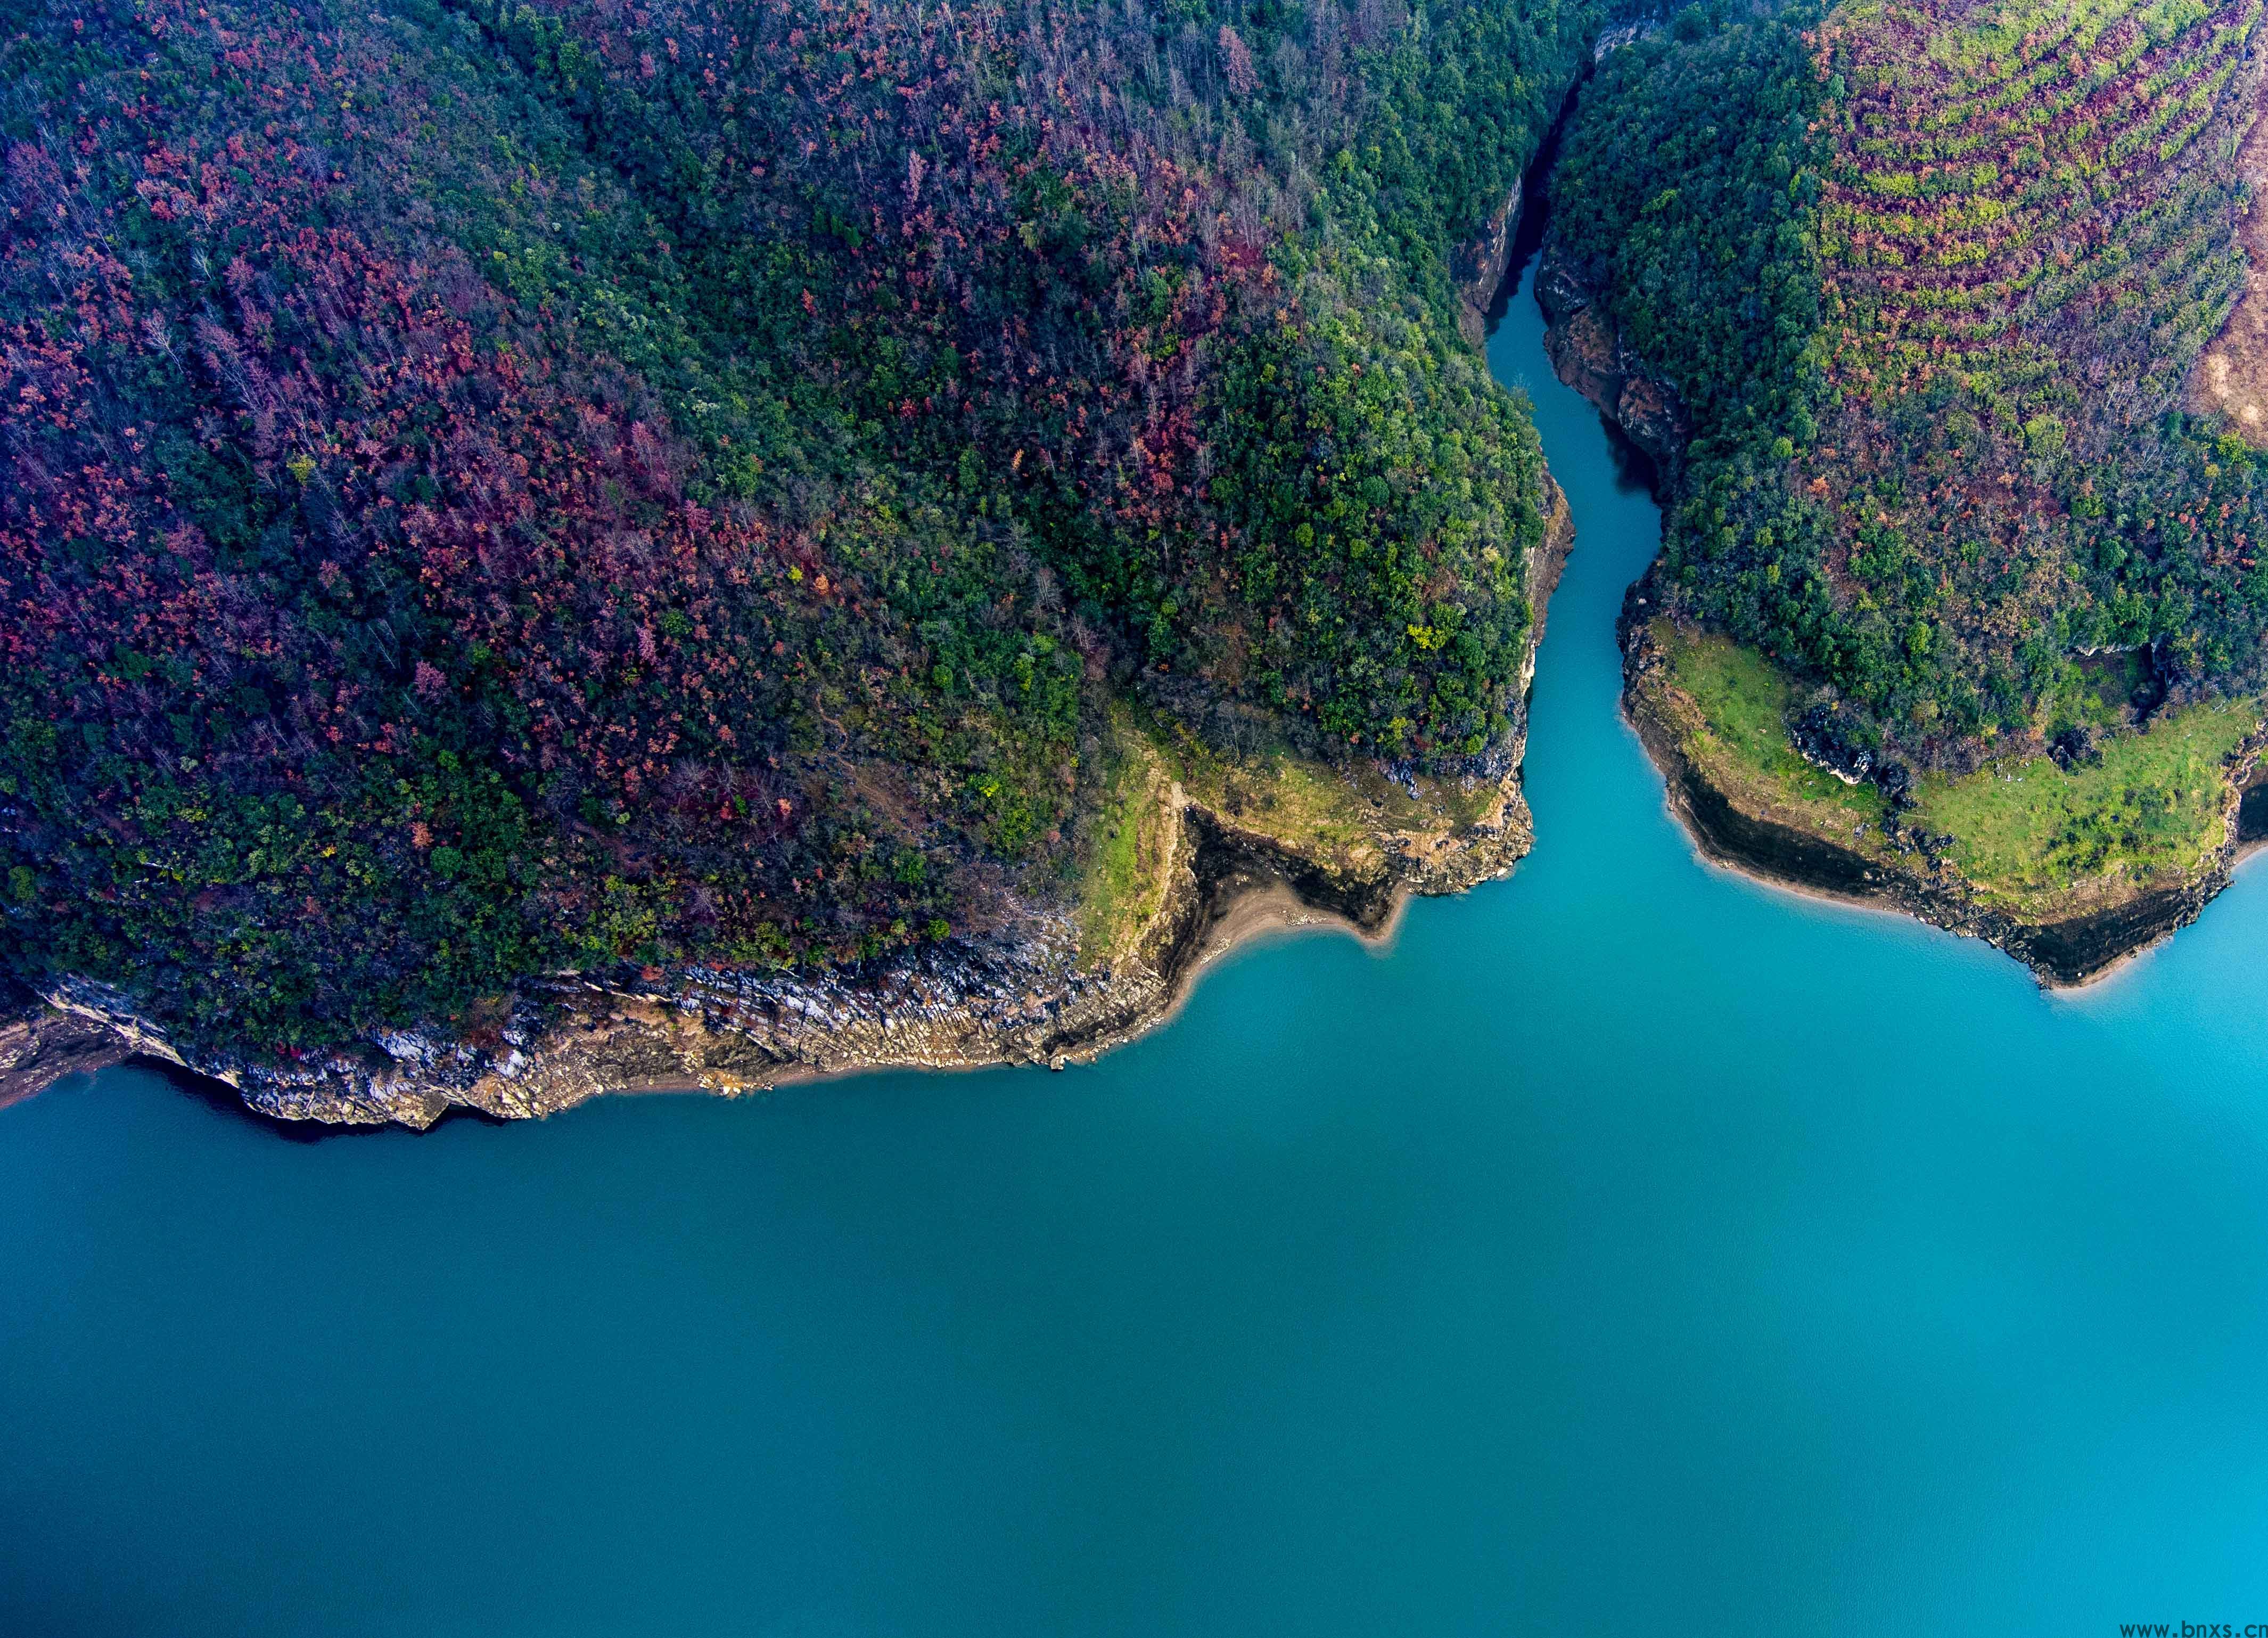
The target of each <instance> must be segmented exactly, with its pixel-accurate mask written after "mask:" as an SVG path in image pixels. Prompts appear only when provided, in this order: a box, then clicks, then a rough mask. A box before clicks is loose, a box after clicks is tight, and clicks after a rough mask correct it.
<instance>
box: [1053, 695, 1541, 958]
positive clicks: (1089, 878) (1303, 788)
mask: <svg viewBox="0 0 2268 1638" xmlns="http://www.w3.org/2000/svg"><path fill="white" fill-rule="evenodd" d="M1104 755H1105V757H1106V761H1107V764H1108V765H1107V767H1106V770H1105V786H1106V790H1107V795H1106V796H1105V798H1104V801H1103V806H1102V809H1101V813H1100V814H1099V815H1098V816H1097V818H1096V819H1095V821H1094V824H1093V825H1092V827H1091V829H1090V830H1089V832H1088V836H1087V839H1086V844H1085V851H1084V852H1083V854H1082V857H1081V861H1080V874H1079V956H1080V959H1081V961H1082V962H1083V963H1086V965H1087V966H1089V967H1090V968H1092V967H1096V966H1101V965H1104V964H1106V963H1110V962H1113V961H1116V960H1117V959H1120V958H1121V957H1123V956H1126V955H1129V954H1131V953H1132V951H1133V948H1134V947H1135V945H1137V944H1138V942H1139V940H1140V936H1141V933H1142V932H1143V930H1144V929H1145V927H1147V926H1149V924H1150V922H1151V921H1152V919H1154V918H1155V917H1156V916H1157V914H1158V912H1159V911H1160V910H1161V909H1162V908H1163V907H1164V904H1165V899H1166V894H1167V889H1168V887H1169V884H1170V871H1169V869H1168V867H1169V865H1170V863H1171V860H1172V857H1173V854H1172V849H1173V845H1174V836H1175V830H1176V827H1177V826H1178V824H1179V822H1180V819H1179V813H1178V810H1177V808H1176V807H1175V802H1174V800H1173V791H1174V789H1175V786H1179V787H1180V789H1181V791H1182V795H1183V797H1184V798H1185V799H1186V800H1187V801H1190V802H1193V803H1195V804H1196V805H1197V806H1198V807H1200V808H1204V809H1206V810H1208V811H1209V812H1211V813H1212V814H1214V815H1218V816H1219V818H1220V819H1221V820H1223V821H1224V822H1226V823H1228V824H1231V825H1233V826H1234V827H1236V828H1237V829H1238V830H1243V831H1245V832H1247V833H1248V834H1250V835H1253V836H1256V837H1264V838H1265V839H1267V840H1268V841H1270V842H1273V843H1275V844H1276V845H1278V846H1280V847H1282V848H1283V849H1284V850H1285V852H1290V853H1293V854H1297V855H1299V856H1300V857H1302V858H1306V859H1311V860H1315V861H1316V862H1317V863H1319V864H1322V865H1323V866H1325V867H1328V868H1329V869H1331V870H1333V871H1336V872H1338V873H1340V874H1345V875H1351V876H1354V877H1357V878H1364V879H1372V880H1375V879H1377V878H1378V877H1380V876H1381V875H1382V874H1384V873H1385V872H1386V870H1387V869H1388V851H1389V847H1390V848H1391V849H1392V851H1393V852H1395V853H1398V854H1400V855H1401V856H1402V857H1403V859H1404V860H1412V859H1415V860H1425V859H1428V858H1432V857H1435V856H1437V855H1438V853H1439V852H1440V851H1442V850H1444V849H1445V848H1447V847H1449V846H1450V845H1452V844H1453V843H1454V840H1455V839H1456V838H1458V837H1462V836H1464V835H1465V834H1466V833H1467V832H1469V830H1471V829H1472V828H1473V827H1474V826H1475V825H1476V824H1480V823H1501V822H1502V820H1503V815H1504V808H1505V806H1506V793H1505V791H1504V789H1503V787H1502V786H1499V785H1497V784H1494V783H1492V782H1491V781H1488V780H1484V779H1474V780H1470V781H1468V780H1465V779H1462V778H1454V779H1451V778H1432V777H1431V776H1425V775H1420V776H1418V778H1416V779H1415V780H1414V781H1413V784H1414V785H1415V787H1416V790H1415V793H1414V794H1413V793H1411V791H1410V790H1409V789H1407V788H1405V787H1403V786H1399V785H1396V784H1395V782H1394V781H1393V780H1391V779H1389V778H1387V777H1386V776H1385V774H1383V773H1382V772H1381V771H1379V769H1378V768H1377V767H1376V766H1375V765H1373V764H1369V763H1360V764H1353V765H1351V766H1347V767H1335V766H1333V765H1332V764H1328V763H1324V762H1322V761H1318V760H1316V759H1314V758H1313V757H1307V756H1297V755H1295V754H1293V753H1292V752H1291V751H1289V750H1287V749H1284V748H1283V747H1281V746H1278V747H1274V748H1271V749H1263V750H1258V751H1255V752H1253V753H1251V754H1248V755H1245V756H1234V755H1230V754H1226V753H1224V752H1222V751H1220V750H1219V749H1216V748H1215V747H1213V746H1211V745H1208V744H1207V743H1205V742H1204V741H1203V740H1201V739H1199V738H1197V735H1195V734H1191V733H1190V732H1189V729H1188V728H1187V727H1184V726H1182V724H1180V723H1178V722H1175V721H1174V720H1173V719H1170V718H1167V717H1161V716H1153V715H1149V714H1145V713H1144V712H1141V711H1140V710H1139V709H1138V708H1137V707H1133V706H1130V705H1121V706H1118V707H1116V708H1115V709H1114V711H1113V712H1112V716H1111V719H1110V722H1109V725H1108V734H1107V735H1106V746H1105V751H1104Z"/></svg>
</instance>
